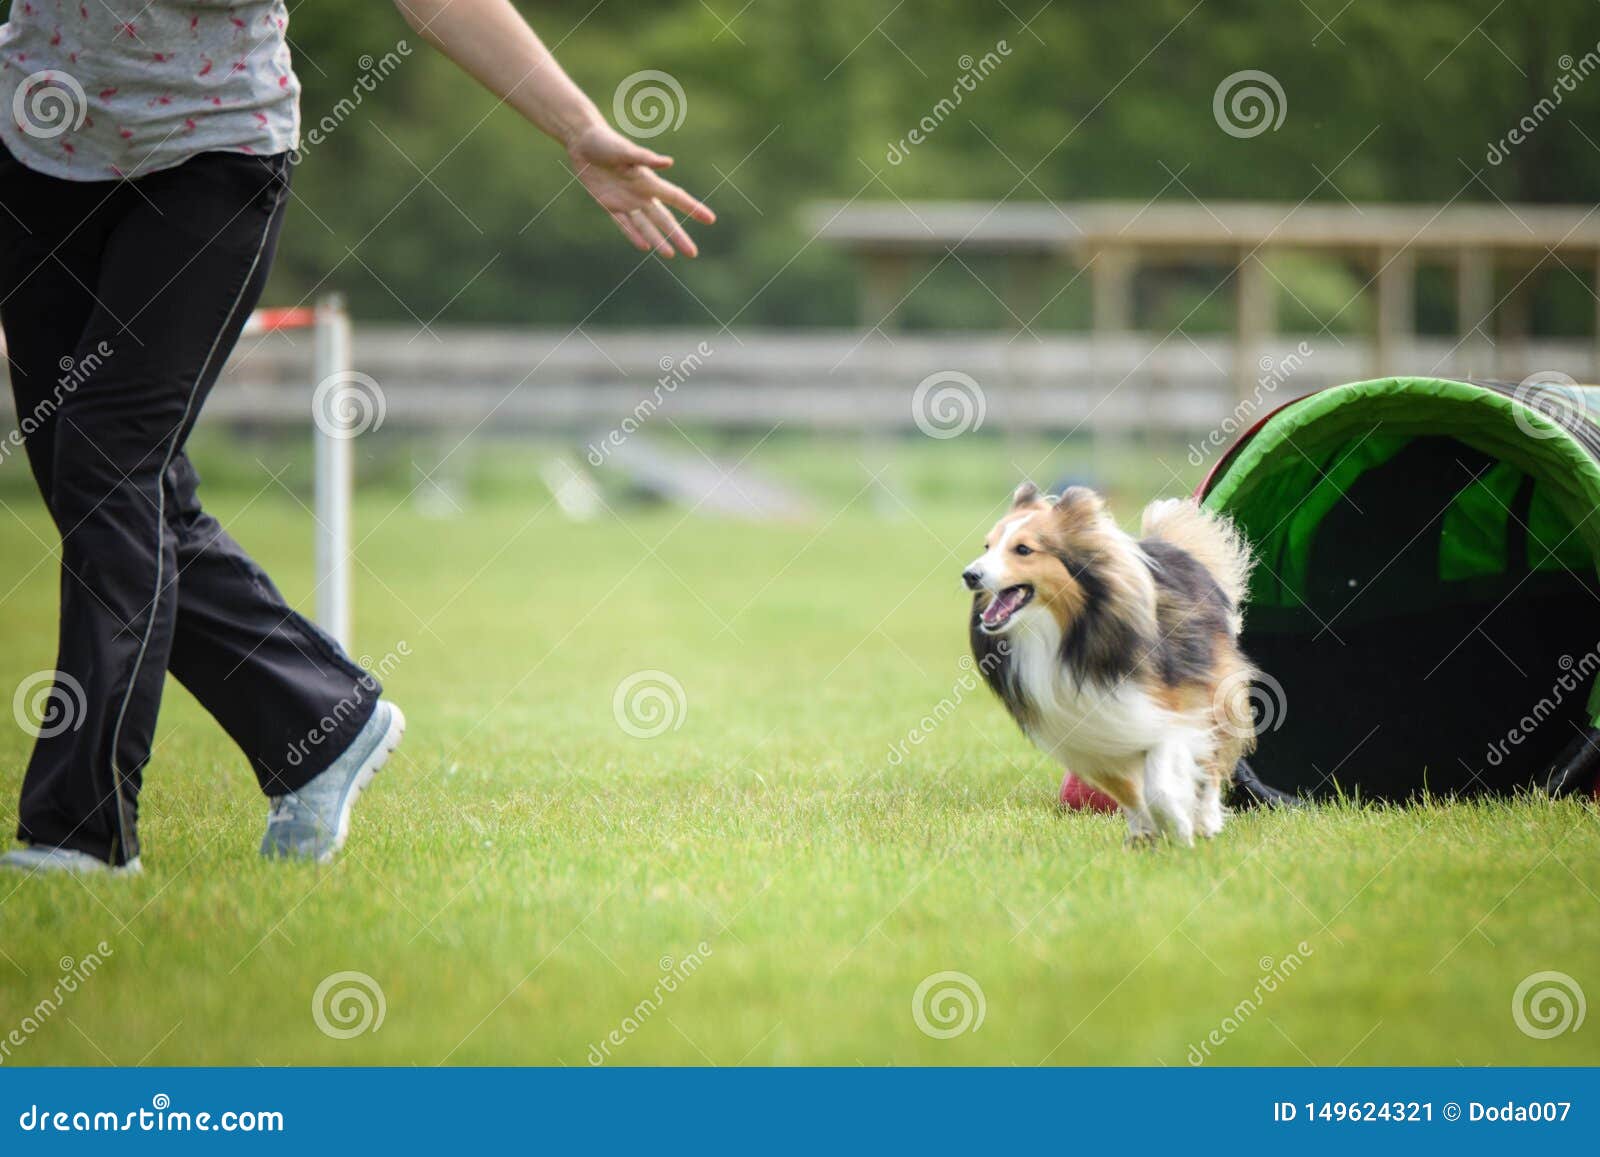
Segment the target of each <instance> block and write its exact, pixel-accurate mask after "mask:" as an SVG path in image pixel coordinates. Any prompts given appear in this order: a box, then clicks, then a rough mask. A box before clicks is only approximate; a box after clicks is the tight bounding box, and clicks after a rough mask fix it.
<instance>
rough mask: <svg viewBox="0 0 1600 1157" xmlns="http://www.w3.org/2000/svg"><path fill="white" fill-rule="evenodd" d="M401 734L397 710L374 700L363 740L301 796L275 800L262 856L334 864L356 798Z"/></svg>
mask: <svg viewBox="0 0 1600 1157" xmlns="http://www.w3.org/2000/svg"><path fill="white" fill-rule="evenodd" d="M405 730H406V717H405V716H404V715H402V714H401V713H400V708H398V707H396V706H395V705H394V704H393V703H390V702H387V701H386V700H382V699H380V700H378V706H377V708H376V709H375V710H374V711H373V713H372V718H371V719H369V720H367V725H366V726H365V727H363V728H362V729H361V734H359V735H357V736H356V738H355V741H354V742H353V743H351V744H350V746H349V747H347V748H345V750H344V752H343V753H342V754H341V755H340V756H339V758H337V759H335V760H334V761H333V763H332V764H331V765H330V766H329V767H328V769H327V770H326V771H324V772H323V773H322V774H321V775H319V776H317V778H315V779H313V780H312V781H311V782H310V783H308V784H306V785H305V786H304V787H302V788H301V789H300V790H299V791H292V792H290V793H289V794H288V795H280V796H274V797H273V799H272V810H271V811H269V812H268V813H267V834H266V835H265V836H263V837H262V839H261V854H262V855H263V856H266V857H267V858H268V859H285V860H315V861H316V862H317V863H319V864H325V863H327V862H328V861H329V860H331V859H333V857H334V856H335V854H337V853H338V851H339V849H340V848H342V847H344V842H345V840H346V838H348V837H349V835H350V809H351V808H352V807H354V806H355V802H356V797H357V796H358V795H360V794H361V791H362V789H363V788H365V787H366V786H367V784H369V783H371V782H372V777H373V776H375V775H377V774H378V769H379V768H380V767H382V766H383V765H384V763H385V762H386V761H387V760H388V758H389V755H390V754H391V753H392V752H393V751H394V749H395V748H396V747H399V746H400V737H401V736H402V735H404V734H405Z"/></svg>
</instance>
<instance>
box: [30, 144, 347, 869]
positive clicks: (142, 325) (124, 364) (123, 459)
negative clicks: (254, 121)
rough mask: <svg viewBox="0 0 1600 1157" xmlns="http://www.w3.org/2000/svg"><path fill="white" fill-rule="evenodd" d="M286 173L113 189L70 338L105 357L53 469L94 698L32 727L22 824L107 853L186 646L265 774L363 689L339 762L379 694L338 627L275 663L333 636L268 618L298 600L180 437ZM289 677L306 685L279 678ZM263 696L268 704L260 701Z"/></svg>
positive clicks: (244, 305) (235, 164)
mask: <svg viewBox="0 0 1600 1157" xmlns="http://www.w3.org/2000/svg"><path fill="white" fill-rule="evenodd" d="M286 189H287V165H286V162H285V161H284V159H282V158H256V157H247V156H241V155H233V154H221V153H212V154H205V155H203V156H201V157H197V158H196V159H194V160H192V161H190V162H188V163H186V164H184V165H181V166H179V167H177V168H175V169H170V170H166V171H163V172H160V173H155V174H152V175H151V176H149V177H145V178H141V179H140V180H138V181H137V182H135V183H134V185H133V186H129V187H119V188H118V189H117V190H116V192H115V194H114V196H115V198H117V199H118V200H117V201H116V202H115V204H116V209H117V212H116V215H115V220H114V222H113V224H112V225H111V226H110V228H109V229H108V230H107V232H106V236H105V241H104V246H103V249H102V252H101V259H100V268H99V277H98V279H97V280H96V281H95V283H94V285H93V295H94V298H95V307H94V309H93V311H92V312H91V314H90V316H89V318H88V321H87V323H86V324H85V326H84V328H83V331H82V333H81V334H80V335H79V338H78V344H77V348H76V350H75V351H74V353H75V356H76V358H77V359H78V361H79V362H80V363H81V362H83V361H84V360H85V359H86V358H87V357H89V356H91V355H92V356H94V357H96V358H98V368H97V370H96V372H95V373H94V374H93V375H92V376H90V377H88V378H87V379H86V380H84V381H83V382H82V383H81V384H79V385H78V386H77V388H75V389H74V390H73V391H72V392H71V393H70V394H68V395H67V396H66V397H65V398H64V399H63V401H62V402H61V405H60V408H59V411H58V413H57V416H56V422H55V426H54V430H53V439H52V462H51V481H50V487H49V491H50V492H49V503H50V509H51V514H52V516H53V517H54V519H55V521H56V524H57V526H58V528H59V529H60V531H61V534H62V554H63V575H62V594H61V646H60V653H59V656H58V660H57V667H58V669H59V671H60V673H61V675H60V679H61V680H65V679H71V680H73V681H75V682H76V684H77V685H78V686H79V687H81V688H82V701H83V704H84V710H83V711H82V712H81V718H80V719H77V720H75V721H74V723H73V725H72V726H71V727H68V728H65V729H61V730H59V731H56V730H55V729H50V730H47V732H46V733H45V735H42V736H41V737H40V739H39V741H38V743H37V744H36V746H35V749H34V753H33V758H32V760H31V762H30V764H29V767H28V772H27V776H26V778H25V780H24V783H23V798H22V806H21V816H20V824H19V835H20V836H21V838H23V839H24V840H27V841H29V842H32V843H37V844H47V845H56V846H63V847H68V848H73V849H76V850H78V851H82V852H86V853H88V854H90V855H93V856H96V857H97V858H100V859H103V860H106V861H108V862H110V863H112V864H123V863H126V862H128V861H129V860H131V859H133V858H134V857H136V856H137V855H138V837H137V832H136V819H137V801H138V792H139V786H140V782H141V779H142V775H143V771H144V766H145V763H146V761H147V760H148V758H149V754H150V746H151V742H152V737H153V734H154V729H155V720H156V713H157V710H158V708H159V705H160V698H161V689H162V682H163V680H164V678H165V672H166V669H167V666H168V663H169V661H170V660H172V659H173V658H174V657H176V658H177V659H178V666H179V671H178V674H179V676H180V678H183V679H184V681H185V682H186V684H188V685H189V686H191V688H193V689H195V690H196V692H197V693H198V694H200V696H201V700H202V702H204V703H205V704H206V705H207V706H208V707H209V708H210V709H211V710H213V711H214V712H215V713H217V715H218V718H219V719H221V720H222V721H223V723H224V725H225V726H227V727H228V730H229V731H230V733H231V734H233V735H234V737H235V738H236V739H239V740H240V742H242V743H246V744H247V745H249V746H247V752H248V754H249V755H250V756H251V760H252V764H253V765H254V766H255V767H256V769H257V772H258V774H262V772H263V769H264V768H265V769H270V770H271V772H272V773H273V774H274V775H276V776H277V779H276V780H275V781H273V782H274V783H275V784H282V785H283V786H284V787H289V788H292V787H294V786H295V782H294V781H295V780H296V779H298V780H301V781H303V780H308V779H309V778H311V777H312V776H314V775H316V774H317V772H318V771H319V770H321V767H320V766H317V765H316V763H315V762H313V761H310V760H308V761H306V762H305V763H304V764H302V766H301V767H298V768H287V769H285V768H284V765H286V764H287V759H286V756H287V748H285V750H284V751H283V752H276V751H271V750H264V749H262V745H269V746H270V745H273V744H276V742H277V741H278V738H279V737H281V736H287V735H295V736H298V735H303V734H305V733H307V732H308V731H310V730H312V729H314V728H317V727H318V726H319V721H320V720H321V718H322V717H323V716H324V715H328V714H330V713H332V712H334V711H335V709H336V708H337V707H338V705H339V703H340V702H342V701H346V700H350V699H353V698H358V697H359V698H358V701H359V702H360V703H361V704H363V705H364V706H363V707H362V708H361V709H360V710H357V711H355V712H354V713H349V712H348V709H347V710H346V714H344V715H343V716H341V718H342V719H343V722H342V723H341V724H340V726H339V728H338V733H337V734H335V735H331V736H327V737H326V738H325V744H326V746H325V747H324V748H322V749H320V750H319V751H318V752H317V753H316V754H317V755H318V756H322V755H323V752H324V751H325V752H326V756H325V757H324V758H323V760H322V761H323V762H326V761H327V760H331V758H332V757H333V756H335V755H337V754H338V752H339V750H340V746H341V741H343V742H345V743H347V742H348V741H349V740H350V739H352V738H354V736H355V734H356V733H358V732H359V731H360V729H361V727H362V725H363V724H364V723H365V721H366V717H367V716H368V715H370V713H371V707H370V703H371V701H372V698H373V696H374V691H373V690H371V689H368V688H367V687H366V686H364V685H363V679H364V675H363V673H362V672H361V671H360V669H359V668H357V667H356V666H355V665H354V664H350V663H349V661H348V660H347V659H344V658H343V656H340V655H339V654H338V653H337V649H336V648H333V647H332V645H331V644H328V643H327V642H326V640H321V641H322V643H323V645H324V646H325V647H326V653H321V654H319V652H318V651H317V650H316V649H315V648H308V650H309V652H310V653H309V654H307V655H305V656H303V657H302V658H300V659H299V661H298V663H297V664H294V665H293V667H292V669H290V668H289V667H287V666H280V664H284V663H285V662H286V661H285V660H283V653H284V651H286V650H287V649H288V648H289V647H292V646H294V645H295V644H296V643H298V642H301V641H302V639H309V638H312V637H319V636H317V635H316V633H315V632H308V631H307V630H306V629H305V628H304V627H303V626H301V624H300V623H299V622H296V621H294V620H293V619H290V620H288V621H286V622H284V623H283V624H282V626H283V629H284V631H285V634H284V635H283V636H280V635H279V633H278V630H277V629H276V628H273V627H269V626H268V625H267V624H268V622H269V621H277V618H276V617H277V616H280V615H281V614H282V612H284V611H286V610H287V608H285V607H283V605H282V600H281V598H278V597H276V592H275V591H272V590H271V588H270V584H265V583H263V582H262V581H260V579H259V577H258V576H259V575H260V572H259V570H258V569H257V568H255V567H254V566H253V564H248V560H247V559H246V558H245V556H244V555H243V553H242V552H239V551H237V548H236V547H234V546H233V545H232V543H231V540H226V544H225V545H224V540H223V539H222V538H221V537H219V532H220V528H216V527H215V524H214V523H212V522H210V520H209V519H207V518H205V516H203V515H202V514H201V513H200V512H199V507H198V503H197V502H196V500H195V498H194V479H193V474H192V471H191V470H189V468H188V464H187V461H186V459H184V457H183V455H182V450H183V443H184V441H185V439H186V438H187V436H188V433H189V431H190V429H191V428H192V427H193V424H194V420H195V417H196V415H197V414H198V413H199V410H200V406H201V405H202V404H203V402H204V400H205V397H206V394H207V393H208V392H209V390H210V389H211V386H212V385H213V384H214V383H215V381H216V378H217V374H218V373H219V372H220V370H221V367H222V364H223V362H224V361H225V360H226V358H227V356H228V353H229V351H230V350H231V349H232V346H233V343H234V342H235V341H236V340H237V338H238V336H239V332H240V330H241V328H242V327H243V325H244V322H245V319H246V318H247V317H248V315H249V312H250V309H251V308H252V307H253V305H254V304H255V301H256V299H257V297H258V296H259V295H260V292H261V287H262V285H263V283H264V282H265V280H266V275H267V269H268V267H269V265H270V262H271V258H272V250H273V245H274V243H275V241H276V238H277V232H278V229H279V226H280V224H281V221H282V217H283V209H284V202H285V200H286V196H287V192H286ZM221 607H226V608H227V614H226V615H219V614H218V613H217V612H218V608H221ZM241 633H242V634H245V635H251V636H253V637H252V638H250V639H249V640H248V642H241V640H240V637H239V636H240V634H241ZM208 640H209V641H208ZM286 641H287V645H285V642H286ZM230 656H232V658H231V659H230V658H229V657H230ZM258 657H259V658H258ZM286 684H287V685H292V686H293V687H294V688H295V689H296V691H297V692H300V693H298V694H295V695H291V696H285V695H283V694H282V693H281V690H282V688H283V686H285V685H286ZM319 707H320V708H321V710H318V709H317V708H319ZM249 712H254V713H256V715H257V716H259V717H260V718H259V719H258V720H257V721H255V722H254V723H251V722H247V721H245V717H246V715H247V714H248V713H249ZM263 780H264V782H267V776H265V775H263Z"/></svg>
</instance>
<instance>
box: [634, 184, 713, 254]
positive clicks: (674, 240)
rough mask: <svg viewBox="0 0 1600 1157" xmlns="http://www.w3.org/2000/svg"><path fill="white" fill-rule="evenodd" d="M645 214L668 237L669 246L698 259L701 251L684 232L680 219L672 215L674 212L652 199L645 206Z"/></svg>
mask: <svg viewBox="0 0 1600 1157" xmlns="http://www.w3.org/2000/svg"><path fill="white" fill-rule="evenodd" d="M644 212H645V215H646V216H647V217H649V218H650V221H651V223H652V224H654V225H655V226H656V228H658V229H660V230H661V233H662V235H663V236H664V237H666V239H667V241H668V243H669V244H672V245H676V246H677V247H678V248H679V249H681V250H683V252H684V253H685V254H687V255H688V256H690V257H698V256H699V255H700V250H699V249H698V248H697V247H696V246H695V243H694V238H692V237H690V236H689V234H687V233H685V232H684V230H683V226H682V225H680V224H678V219H677V218H676V217H674V216H673V215H672V211H671V210H670V209H668V208H667V207H666V206H665V205H663V204H662V203H661V202H660V201H658V200H656V199H655V198H653V197H652V198H651V200H650V203H649V204H648V205H646V206H645V209H644Z"/></svg>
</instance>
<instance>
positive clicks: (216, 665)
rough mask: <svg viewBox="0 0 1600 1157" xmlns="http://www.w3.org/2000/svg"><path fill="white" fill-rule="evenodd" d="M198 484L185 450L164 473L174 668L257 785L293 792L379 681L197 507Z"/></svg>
mask: <svg viewBox="0 0 1600 1157" xmlns="http://www.w3.org/2000/svg"><path fill="white" fill-rule="evenodd" d="M198 484H199V477H198V476H197V475H196V474H195V471H194V467H193V466H191V465H190V464H189V459H188V457H187V455H185V454H183V453H181V452H180V453H179V454H178V456H177V458H176V459H175V460H174V462H173V464H172V466H171V467H170V468H169V469H168V470H167V489H168V495H169V501H168V506H167V510H168V517H167V525H168V527H170V528H171V531H172V535H173V538H174V539H175V540H176V543H177V560H178V617H177V622H176V624H175V626H174V631H173V637H172V651H171V655H170V658H169V661H168V669H169V670H171V672H172V673H173V675H175V676H176V677H177V679H178V681H179V682H181V683H182V684H183V685H184V686H185V687H187V688H188V689H189V691H190V693H191V694H193V695H194V697H195V698H196V699H198V700H199V701H200V703H201V704H202V705H203V706H204V707H205V708H206V710H207V711H209V712H211V714H212V715H213V716H215V717H216V720H217V722H218V723H220V724H222V726H223V728H224V729H225V730H226V731H227V732H228V734H229V735H231V736H232V737H233V740H234V742H235V743H237V744H238V745H239V746H240V748H242V749H243V751H244V753H245V754H246V755H247V756H249V758H250V766H251V768H252V769H253V770H254V771H255V773H256V778H257V780H259V781H260V784H261V790H262V791H263V792H264V793H265V794H267V795H269V796H280V795H285V794H287V793H288V792H291V791H294V790H296V789H298V788H300V787H302V786H304V785H305V784H306V783H307V782H309V781H310V780H311V779H312V778H313V777H314V776H315V775H316V774H317V773H318V772H320V771H322V770H323V768H325V767H327V766H328V764H329V763H331V762H332V761H333V759H334V757H335V756H336V755H338V754H339V752H340V751H342V750H343V749H344V748H345V747H346V746H347V745H348V744H349V742H350V740H351V739H353V738H354V737H355V735H356V733H357V732H358V731H360V730H361V725H362V724H363V723H365V722H366V721H367V719H368V718H370V717H371V715H372V709H373V705H374V704H376V703H377V701H378V696H379V695H380V694H381V692H382V688H381V687H380V686H379V684H378V681H377V679H376V678H375V677H374V676H373V675H372V674H371V673H370V672H367V671H364V670H362V669H361V668H360V667H358V666H356V665H355V664H354V663H352V662H351V661H350V659H349V657H348V656H347V655H345V653H344V651H343V650H342V649H341V648H340V647H339V645H338V643H336V642H334V641H333V639H331V638H330V637H329V636H328V635H326V634H325V633H324V632H323V631H322V630H321V629H320V628H318V627H317V626H316V625H315V624H314V623H311V622H310V621H308V620H307V619H306V618H305V617H304V616H302V615H301V614H300V613H299V612H298V611H295V610H294V609H292V608H291V607H290V606H289V604H288V603H287V602H285V601H284V598H283V596H282V595H281V594H279V593H278V588H277V587H275V586H274V585H273V583H272V580H271V579H270V578H268V577H267V575H266V572H264V571H263V570H262V569H261V568H260V567H259V566H257V565H256V563H255V561H254V560H253V559H251V557H250V556H249V555H248V554H246V553H245V551H244V548H243V547H241V546H240V545H239V544H238V543H237V542H235V541H234V540H233V538H232V536H230V535H229V534H228V532H227V531H225V530H223V529H222V527H221V525H220V524H218V522H217V520H216V519H215V518H212V517H211V516H210V515H209V514H207V513H206V512H205V511H204V510H202V509H201V507H200V499H199V496H198V495H197V494H196V492H195V490H196V487H197V486H198Z"/></svg>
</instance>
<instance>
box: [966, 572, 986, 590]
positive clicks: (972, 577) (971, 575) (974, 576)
mask: <svg viewBox="0 0 1600 1157" xmlns="http://www.w3.org/2000/svg"><path fill="white" fill-rule="evenodd" d="M961 581H962V582H964V583H966V584H967V589H968V590H969V591H975V590H977V589H978V584H979V583H981V582H982V581H983V576H982V575H981V574H979V573H978V572H977V571H975V570H964V571H962V572H961Z"/></svg>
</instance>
